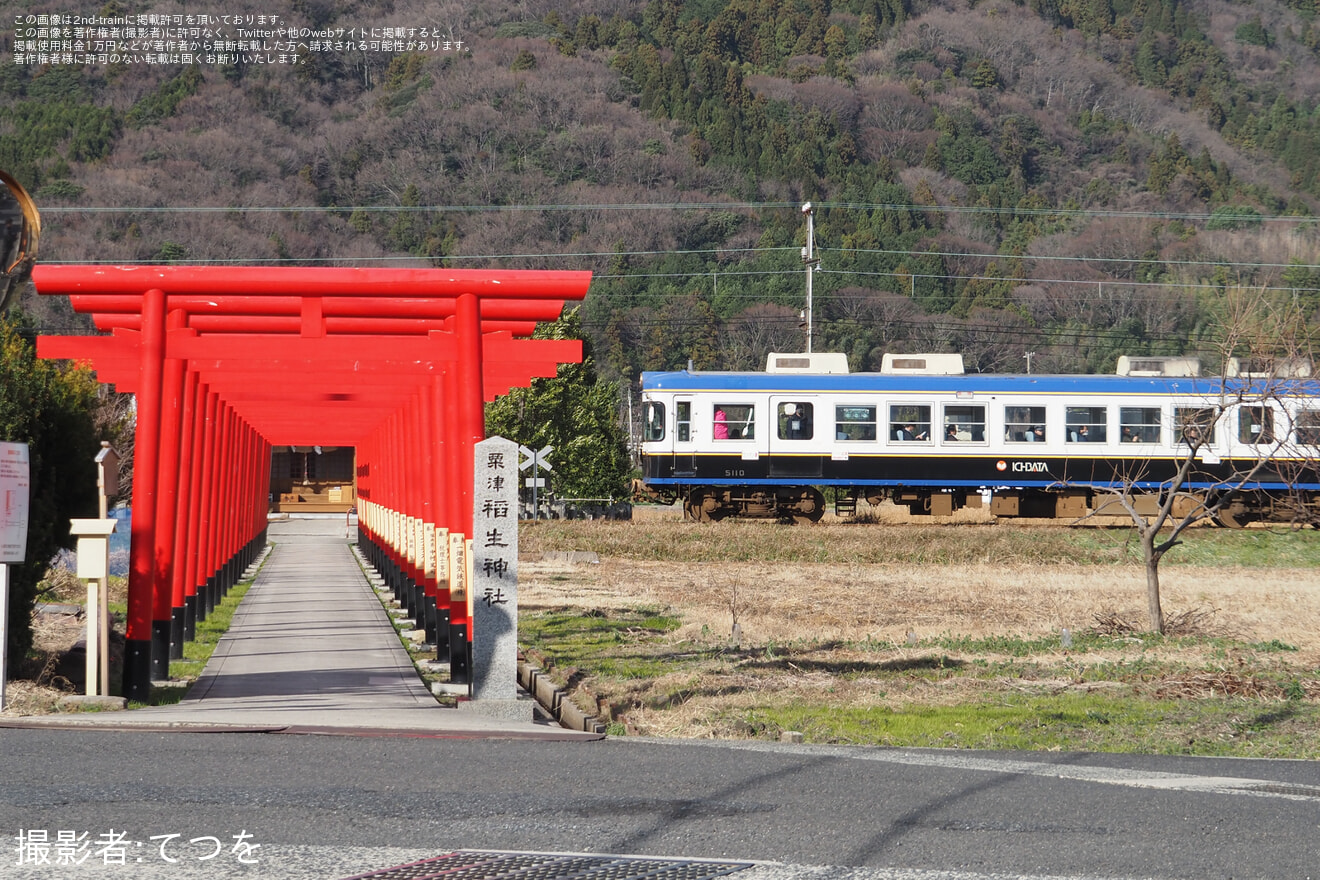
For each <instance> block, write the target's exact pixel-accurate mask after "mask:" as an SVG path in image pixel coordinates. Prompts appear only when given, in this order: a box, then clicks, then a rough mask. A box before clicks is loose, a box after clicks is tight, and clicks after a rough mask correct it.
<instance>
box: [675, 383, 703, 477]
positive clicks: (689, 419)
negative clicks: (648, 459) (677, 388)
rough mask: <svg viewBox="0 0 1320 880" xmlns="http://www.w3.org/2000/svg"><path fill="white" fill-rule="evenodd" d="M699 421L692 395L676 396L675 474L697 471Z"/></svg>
mask: <svg viewBox="0 0 1320 880" xmlns="http://www.w3.org/2000/svg"><path fill="white" fill-rule="evenodd" d="M696 426H697V422H696V420H695V419H694V418H693V401H692V398H691V397H675V398H674V476H676V477H681V476H691V475H693V474H695V473H696V472H697V431H696Z"/></svg>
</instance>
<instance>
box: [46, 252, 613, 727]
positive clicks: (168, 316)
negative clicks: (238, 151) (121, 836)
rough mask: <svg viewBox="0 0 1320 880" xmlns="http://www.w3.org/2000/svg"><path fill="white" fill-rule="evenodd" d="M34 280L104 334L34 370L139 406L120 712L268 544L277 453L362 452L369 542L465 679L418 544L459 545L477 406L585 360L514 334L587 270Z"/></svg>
mask: <svg viewBox="0 0 1320 880" xmlns="http://www.w3.org/2000/svg"><path fill="white" fill-rule="evenodd" d="M32 279H33V281H34V283H35V284H36V287H37V291H38V292H39V293H41V294H45V295H67V296H68V297H69V299H70V303H71V304H72V306H73V307H74V309H75V310H77V311H80V312H87V313H91V314H92V315H93V317H94V321H95V323H96V326H97V327H98V328H99V329H102V330H108V331H110V335H108V336H75V337H57V336H43V337H40V338H39V339H38V342H37V352H38V354H39V356H41V357H44V358H67V359H73V360H79V361H87V362H90V363H91V365H92V366H93V368H94V369H95V370H96V371H97V374H98V375H97V377H98V380H99V381H101V382H104V383H113V384H115V385H116V387H117V388H118V390H120V391H128V392H132V393H134V394H136V395H137V433H136V438H135V444H136V449H135V465H134V481H133V496H132V504H133V520H132V542H131V550H130V573H129V599H128V604H129V608H128V631H127V646H126V656H125V668H124V688H123V693H124V695H125V696H127V697H129V698H130V699H137V700H143V701H145V700H146V699H147V698H149V696H150V686H151V681H152V680H153V679H164V678H166V677H168V670H169V660H170V659H171V657H174V658H177V657H180V656H182V643H183V642H184V641H185V640H187V639H189V638H191V637H192V635H193V627H194V626H195V623H196V620H198V619H201V618H204V617H205V615H206V614H207V613H208V612H209V611H210V610H212V609H213V608H214V606H215V602H216V601H217V599H218V598H219V596H220V595H221V594H222V593H223V591H224V590H226V589H227V588H228V587H229V586H230V585H231V584H232V583H233V582H234V581H235V580H236V579H237V575H238V573H239V572H240V571H241V570H242V568H243V567H244V566H245V565H246V564H247V563H248V562H250V561H251V559H252V558H253V557H254V556H255V554H256V552H257V550H259V548H260V546H261V545H262V544H263V543H264V535H265V522H266V503H267V498H268V495H269V478H270V454H271V449H272V447H273V446H286V445H287V446H313V445H325V446H352V447H354V448H355V450H356V461H357V470H358V484H359V493H358V499H357V505H358V509H359V524H360V528H361V529H362V530H363V531H364V532H366V533H367V534H365V535H364V537H365V538H367V539H368V540H369V541H370V542H372V543H373V544H375V545H376V546H377V548H378V549H379V550H380V551H381V552H383V553H384V554H386V555H387V556H388V561H389V562H390V564H392V565H395V566H397V567H398V568H399V569H400V570H401V571H402V572H403V573H404V575H405V576H406V577H407V578H408V580H409V581H410V583H412V584H415V585H416V588H415V591H416V594H417V595H416V596H410V597H409V599H410V602H409V604H410V606H413V605H416V604H418V603H419V602H422V601H424V602H425V603H429V605H430V606H431V607H433V608H435V609H436V611H435V612H433V614H435V615H437V617H436V618H435V620H436V621H437V622H436V624H435V625H436V627H437V630H439V629H442V628H444V627H448V639H446V638H445V637H444V636H445V635H446V634H445V633H444V632H439V633H438V636H439V637H438V638H437V645H439V646H441V647H443V645H444V644H445V643H446V642H448V644H449V653H450V659H451V664H452V665H451V672H452V674H453V675H454V677H455V679H456V680H460V681H461V680H465V676H466V674H467V671H468V670H467V656H468V641H469V639H470V638H471V633H470V632H469V625H470V621H469V620H468V619H467V617H466V614H467V609H466V603H465V602H464V603H456V604H455V605H454V607H452V608H450V604H449V597H448V594H447V588H448V584H447V583H446V582H443V579H442V578H441V576H440V573H439V572H438V571H437V569H436V567H435V565H434V564H433V563H434V556H432V557H431V558H430V560H429V561H428V560H426V559H423V553H422V551H423V547H425V546H430V544H431V542H430V541H426V540H423V538H422V536H423V535H424V534H425V533H426V530H428V529H430V530H431V532H432V538H434V530H435V529H436V528H443V529H448V530H449V531H450V532H451V533H458V534H461V535H471V530H472V503H471V495H472V447H473V445H474V444H475V443H477V442H479V441H481V440H482V439H484V438H485V420H484V411H483V404H484V402H485V401H488V400H492V399H494V398H495V397H496V396H497V395H499V394H502V393H504V392H505V391H507V390H508V389H509V388H513V387H524V386H526V385H528V384H530V382H531V380H532V378H534V377H537V376H553V375H554V374H555V371H556V369H557V367H558V365H559V364H560V363H576V362H578V361H580V360H581V358H582V347H581V343H580V342H578V341H576V340H567V341H565V340H532V339H525V338H520V337H525V336H529V335H530V334H531V333H532V331H533V330H534V328H535V326H536V322H538V321H545V320H553V319H555V318H557V317H559V314H560V313H561V311H562V310H563V306H564V302H565V301H566V300H580V299H582V298H583V297H584V296H586V292H587V287H588V285H589V284H590V281H591V274H590V273H589V272H541V271H495V270H449V269H332V268H264V267H247V266H244V267H194V266H55V265H41V266H37V267H36V268H35V269H34V270H33V273H32ZM382 522H383V523H387V524H389V527H388V528H383V529H382V528H380V527H379V526H375V525H373V524H378V523H382ZM373 529H374V530H373ZM381 532H385V533H387V534H382V533H381ZM446 612H448V613H447V615H446ZM446 617H447V623H446V621H445V618H446ZM428 629H429V627H428Z"/></svg>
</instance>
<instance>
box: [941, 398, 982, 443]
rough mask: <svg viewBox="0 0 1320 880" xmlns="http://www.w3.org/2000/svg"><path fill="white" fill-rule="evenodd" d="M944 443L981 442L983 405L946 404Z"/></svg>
mask: <svg viewBox="0 0 1320 880" xmlns="http://www.w3.org/2000/svg"><path fill="white" fill-rule="evenodd" d="M944 440H945V442H946V443H966V442H969V441H970V442H972V443H982V442H984V441H985V407H983V406H946V407H945V408H944Z"/></svg>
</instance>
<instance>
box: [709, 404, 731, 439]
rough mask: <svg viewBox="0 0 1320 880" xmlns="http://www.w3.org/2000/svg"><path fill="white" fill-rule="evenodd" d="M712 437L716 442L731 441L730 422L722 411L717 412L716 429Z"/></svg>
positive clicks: (717, 410)
mask: <svg viewBox="0 0 1320 880" xmlns="http://www.w3.org/2000/svg"><path fill="white" fill-rule="evenodd" d="M712 436H713V437H714V438H715V439H716V440H728V439H729V421H728V417H727V416H726V415H725V414H724V410H722V409H716V410H715V429H714V431H713V432H712Z"/></svg>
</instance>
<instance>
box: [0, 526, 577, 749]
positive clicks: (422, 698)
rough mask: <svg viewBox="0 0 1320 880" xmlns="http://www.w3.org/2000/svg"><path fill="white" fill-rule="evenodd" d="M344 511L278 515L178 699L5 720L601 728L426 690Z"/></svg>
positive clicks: (561, 733)
mask: <svg viewBox="0 0 1320 880" xmlns="http://www.w3.org/2000/svg"><path fill="white" fill-rule="evenodd" d="M355 533H356V527H353V528H352V529H351V531H350V529H349V528H348V527H347V526H346V524H345V520H344V519H343V518H342V517H333V518H326V519H295V520H288V521H284V522H273V523H271V528H270V532H269V535H270V544H271V545H272V546H271V548H270V553H269V555H268V556H267V558H266V560H265V563H264V565H263V566H262V568H261V572H260V574H259V575H258V576H257V579H256V581H255V582H254V583H253V585H252V587H251V588H250V589H249V590H248V593H247V595H246V596H244V598H243V601H242V603H241V604H240V605H239V607H238V610H237V611H236V612H235V614H234V619H233V622H232V624H231V625H230V628H229V631H228V633H226V634H225V636H224V637H223V638H221V640H220V642H219V644H218V645H217V646H216V650H215V653H214V654H213V655H212V657H211V660H210V662H208V663H207V665H206V668H205V670H203V672H202V675H201V677H200V678H199V679H198V681H197V683H196V684H195V685H194V686H193V687H192V688H191V689H190V690H189V692H188V696H187V698H186V699H184V700H182V701H181V702H179V703H178V704H177V705H174V706H159V707H152V708H147V709H135V710H131V711H126V712H100V713H84V714H67V715H45V716H36V717H32V718H5V719H4V720H3V726H43V727H79V728H86V727H104V728H114V729H126V728H150V729H161V728H166V729H189V730H211V731H222V730H257V731H264V732H288V733H326V734H332V733H333V734H348V735H353V734H358V735H382V734H397V735H405V736H441V737H517V738H524V737H526V738H537V739H599V738H600V737H599V735H596V734H587V733H580V732H576V731H570V730H565V729H563V728H560V727H558V726H557V725H547V724H533V723H526V724H520V723H517V722H511V721H507V720H500V719H494V718H487V717H485V716H483V715H482V714H480V712H479V711H476V710H475V709H474V706H473V704H468V705H467V706H464V707H463V708H461V709H459V708H452V707H444V706H441V705H440V704H439V703H437V702H436V700H435V698H434V697H433V696H431V693H430V691H429V690H428V689H427V687H426V685H425V683H424V682H423V681H422V680H421V678H420V677H419V676H418V675H417V672H416V670H415V669H414V668H413V664H412V660H411V658H410V657H409V655H408V652H407V651H406V650H405V649H404V648H403V646H402V645H401V644H400V642H399V638H398V636H397V635H396V633H395V631H394V627H393V626H392V624H391V623H390V620H389V616H388V615H387V614H386V612H385V609H384V608H383V607H382V606H381V603H380V600H379V599H378V598H377V597H376V594H375V592H374V591H373V590H372V588H371V586H370V585H369V584H368V582H367V579H366V577H365V575H364V574H363V573H362V569H361V568H360V567H359V565H358V562H357V560H356V558H355V557H354V555H353V552H352V551H351V550H350V548H349V543H348V538H349V536H350V534H355Z"/></svg>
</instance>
